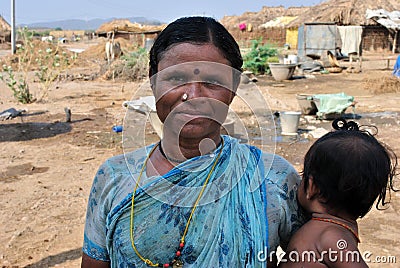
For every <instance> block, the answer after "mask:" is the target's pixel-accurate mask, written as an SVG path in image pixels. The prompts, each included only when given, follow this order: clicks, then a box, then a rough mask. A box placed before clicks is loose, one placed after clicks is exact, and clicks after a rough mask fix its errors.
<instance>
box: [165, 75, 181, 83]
mask: <svg viewBox="0 0 400 268" xmlns="http://www.w3.org/2000/svg"><path fill="white" fill-rule="evenodd" d="M168 81H170V82H174V83H183V82H185V78H184V77H183V76H177V75H175V76H171V77H169V78H168Z"/></svg>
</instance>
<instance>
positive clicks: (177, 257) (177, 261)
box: [130, 138, 224, 267]
mask: <svg viewBox="0 0 400 268" xmlns="http://www.w3.org/2000/svg"><path fill="white" fill-rule="evenodd" d="M221 140H222V142H221V149H220V151H219V152H218V155H217V157H216V158H215V161H214V163H213V165H212V167H211V170H210V172H209V173H208V175H207V178H206V180H205V182H204V184H203V187H202V188H201V191H200V193H199V195H198V196H197V199H196V201H195V202H194V205H193V208H192V211H191V213H190V216H189V219H188V221H187V223H186V227H185V231H184V232H183V235H182V237H181V239H180V243H179V247H178V250H177V251H176V253H175V257H174V259H173V260H172V261H171V262H170V263H164V264H160V263H153V262H152V261H151V260H149V259H146V258H144V257H143V256H142V255H141V254H140V253H139V251H138V250H137V248H136V246H135V237H134V234H133V232H134V215H135V213H134V212H135V193H136V190H137V188H138V187H139V181H140V179H141V177H142V174H143V171H144V169H145V167H146V166H147V161H148V160H149V159H150V156H151V155H152V154H153V152H154V151H155V149H156V148H157V146H158V145H155V146H154V147H153V149H151V151H150V153H149V155H148V156H147V158H146V160H145V161H144V163H143V166H142V169H141V170H140V173H139V177H138V179H137V181H136V186H135V189H134V191H133V193H132V205H131V222H130V237H131V244H132V248H133V250H134V251H135V253H136V255H137V256H138V257H139V258H140V259H141V260H142V261H143V262H144V263H146V264H147V265H149V266H152V267H175V266H176V267H180V266H183V262H182V261H181V259H180V257H181V253H182V250H183V247H184V246H185V236H186V234H187V232H188V229H189V225H190V221H191V220H192V217H193V214H194V211H195V210H196V207H197V205H198V203H199V201H200V198H201V196H202V195H203V193H204V190H205V188H206V186H207V183H208V180H209V179H210V177H211V175H212V173H213V171H214V169H215V166H216V165H217V162H218V159H219V157H220V156H221V152H222V149H223V148H224V139H223V138H222V139H221Z"/></svg>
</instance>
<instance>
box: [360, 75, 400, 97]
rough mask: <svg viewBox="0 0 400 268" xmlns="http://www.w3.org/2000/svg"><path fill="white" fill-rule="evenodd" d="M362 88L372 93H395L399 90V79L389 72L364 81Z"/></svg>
mask: <svg viewBox="0 0 400 268" xmlns="http://www.w3.org/2000/svg"><path fill="white" fill-rule="evenodd" d="M364 89H366V90H368V91H369V92H371V93H374V94H383V93H397V92H400V79H399V78H397V77H395V76H393V75H390V74H388V75H384V76H383V77H380V78H370V79H367V81H365V83H364Z"/></svg>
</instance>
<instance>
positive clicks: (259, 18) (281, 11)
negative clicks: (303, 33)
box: [220, 6, 310, 30]
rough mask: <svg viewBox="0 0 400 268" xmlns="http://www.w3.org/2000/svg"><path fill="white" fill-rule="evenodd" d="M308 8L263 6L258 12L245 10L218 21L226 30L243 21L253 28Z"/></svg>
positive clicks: (294, 14)
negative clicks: (237, 14) (238, 14)
mask: <svg viewBox="0 0 400 268" xmlns="http://www.w3.org/2000/svg"><path fill="white" fill-rule="evenodd" d="M309 9H310V7H289V8H287V9H286V8H285V7H284V6H277V7H267V6H264V7H263V8H262V9H261V10H260V11H258V12H245V13H243V14H242V15H240V16H224V17H223V18H222V19H221V21H220V22H221V23H222V24H223V25H224V26H225V27H226V28H227V29H228V30H233V29H237V28H238V25H239V24H240V23H243V22H245V23H248V24H252V25H253V26H254V27H255V28H257V27H258V26H260V25H262V24H264V23H266V22H267V21H270V20H273V19H275V18H277V17H282V16H284V17H295V16H298V15H300V14H302V13H304V12H305V11H307V10H309Z"/></svg>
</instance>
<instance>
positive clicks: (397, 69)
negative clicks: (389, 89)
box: [393, 55, 400, 78]
mask: <svg viewBox="0 0 400 268" xmlns="http://www.w3.org/2000/svg"><path fill="white" fill-rule="evenodd" d="M393 75H394V76H397V77H399V78H400V55H399V56H398V57H397V60H396V63H395V65H394V67H393Z"/></svg>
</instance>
